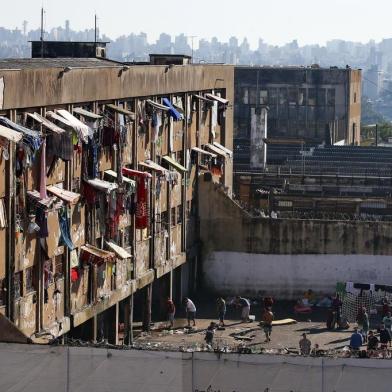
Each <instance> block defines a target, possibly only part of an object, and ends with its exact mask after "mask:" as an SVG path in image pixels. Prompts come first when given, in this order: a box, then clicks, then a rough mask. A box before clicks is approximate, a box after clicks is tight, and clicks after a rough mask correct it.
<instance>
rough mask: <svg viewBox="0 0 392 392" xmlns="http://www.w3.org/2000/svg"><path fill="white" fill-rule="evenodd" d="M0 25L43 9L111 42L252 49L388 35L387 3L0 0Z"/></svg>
mask: <svg viewBox="0 0 392 392" xmlns="http://www.w3.org/2000/svg"><path fill="white" fill-rule="evenodd" d="M1 2H2V3H3V4H2V8H1V12H0V26H4V27H7V28H15V27H16V26H18V27H19V28H21V26H22V21H23V20H27V21H28V22H29V25H28V28H29V29H32V28H37V27H38V26H39V20H40V7H41V5H42V4H43V6H44V8H45V10H46V16H45V26H46V29H48V30H49V29H50V28H52V27H55V26H59V25H64V20H65V19H69V20H70V22H71V28H73V29H77V30H78V29H85V28H89V27H92V26H93V24H94V17H93V14H94V12H97V14H98V17H99V27H100V30H101V32H104V33H105V34H107V35H108V36H109V37H111V38H115V37H117V36H119V35H122V34H126V35H127V34H129V33H131V32H135V33H139V32H141V31H143V32H145V33H147V34H148V38H149V41H150V42H151V41H155V39H156V38H157V37H158V35H159V33H160V32H167V33H169V34H172V35H174V34H178V33H181V32H183V33H185V34H186V35H188V36H191V35H196V36H198V38H211V37H213V36H217V37H218V38H219V39H220V40H225V41H226V40H227V39H228V38H229V37H230V36H232V35H235V36H237V37H238V38H240V39H242V38H243V37H245V36H246V37H248V39H249V41H250V43H251V45H252V47H255V46H256V45H257V42H258V38H259V37H261V38H263V39H264V40H265V41H267V42H268V43H272V44H282V43H286V42H289V41H292V40H293V39H297V40H298V41H299V43H300V45H303V44H307V43H320V44H323V43H325V42H326V41H327V40H330V39H334V38H341V39H345V40H353V41H361V42H368V41H369V40H370V39H375V40H376V41H379V40H381V39H382V38H385V37H391V36H392V29H391V22H390V19H391V15H392V1H391V0H372V1H365V0H327V1H320V0H269V1H265V0H235V1H234V0H226V1H224V0H219V1H218V0H166V1H163V0H95V1H93V0H1Z"/></svg>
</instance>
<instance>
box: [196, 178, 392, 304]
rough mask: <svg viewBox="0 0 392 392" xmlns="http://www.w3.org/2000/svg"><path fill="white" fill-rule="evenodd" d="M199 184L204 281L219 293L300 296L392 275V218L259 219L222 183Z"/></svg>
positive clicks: (391, 278)
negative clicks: (224, 189)
mask: <svg viewBox="0 0 392 392" xmlns="http://www.w3.org/2000/svg"><path fill="white" fill-rule="evenodd" d="M199 186H200V193H199V194H200V235H201V241H202V244H203V247H202V249H203V282H204V285H205V287H206V288H208V289H210V290H212V291H214V292H216V293H222V294H230V295H233V294H240V293H241V294H246V295H250V296H253V295H254V296H256V295H263V293H269V294H272V295H275V296H278V297H279V298H286V299H295V298H297V296H298V295H300V294H302V293H303V292H304V290H305V289H308V288H312V289H313V290H315V291H316V292H319V293H328V292H333V290H334V288H335V286H336V282H337V281H360V282H364V283H379V284H390V283H391V281H392V268H391V267H392V257H391V255H392V224H391V223H389V222H363V221H327V220H299V219H298V220H297V219H270V218H259V217H257V218H255V217H252V216H251V215H249V214H248V213H247V212H246V211H244V210H243V209H242V208H241V207H240V206H239V205H238V204H236V203H235V202H234V201H233V200H232V199H230V198H229V197H228V196H227V195H226V194H225V193H224V192H223V190H222V189H221V188H220V187H218V186H217V185H214V184H213V183H211V182H205V181H200V185H199Z"/></svg>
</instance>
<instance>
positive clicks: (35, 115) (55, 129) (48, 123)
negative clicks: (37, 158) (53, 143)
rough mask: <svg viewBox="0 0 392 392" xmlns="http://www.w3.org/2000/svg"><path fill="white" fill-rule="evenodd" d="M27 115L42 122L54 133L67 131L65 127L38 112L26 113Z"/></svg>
mask: <svg viewBox="0 0 392 392" xmlns="http://www.w3.org/2000/svg"><path fill="white" fill-rule="evenodd" d="M26 115H27V116H28V117H30V118H32V119H33V120H35V121H37V122H38V123H39V124H41V125H42V126H43V127H45V128H46V129H48V130H49V131H52V132H53V133H57V134H58V135H61V134H62V133H65V130H64V129H63V128H60V127H58V126H57V125H56V124H53V123H52V122H51V121H49V120H48V119H46V118H45V117H42V116H41V115H40V114H38V113H26Z"/></svg>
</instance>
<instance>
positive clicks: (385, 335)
mask: <svg viewBox="0 0 392 392" xmlns="http://www.w3.org/2000/svg"><path fill="white" fill-rule="evenodd" d="M380 343H381V348H382V349H385V348H387V347H388V344H389V346H391V334H390V333H389V331H388V330H387V329H386V328H385V325H384V324H381V327H380Z"/></svg>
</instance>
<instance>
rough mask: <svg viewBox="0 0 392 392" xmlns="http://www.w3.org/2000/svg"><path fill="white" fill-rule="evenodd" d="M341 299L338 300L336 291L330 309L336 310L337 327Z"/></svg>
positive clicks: (340, 310)
mask: <svg viewBox="0 0 392 392" xmlns="http://www.w3.org/2000/svg"><path fill="white" fill-rule="evenodd" d="M342 305H343V303H342V301H341V300H340V296H339V294H338V293H336V295H335V298H334V299H333V300H332V309H333V310H334V312H336V323H337V325H338V327H339V326H340V316H341V314H342Z"/></svg>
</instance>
